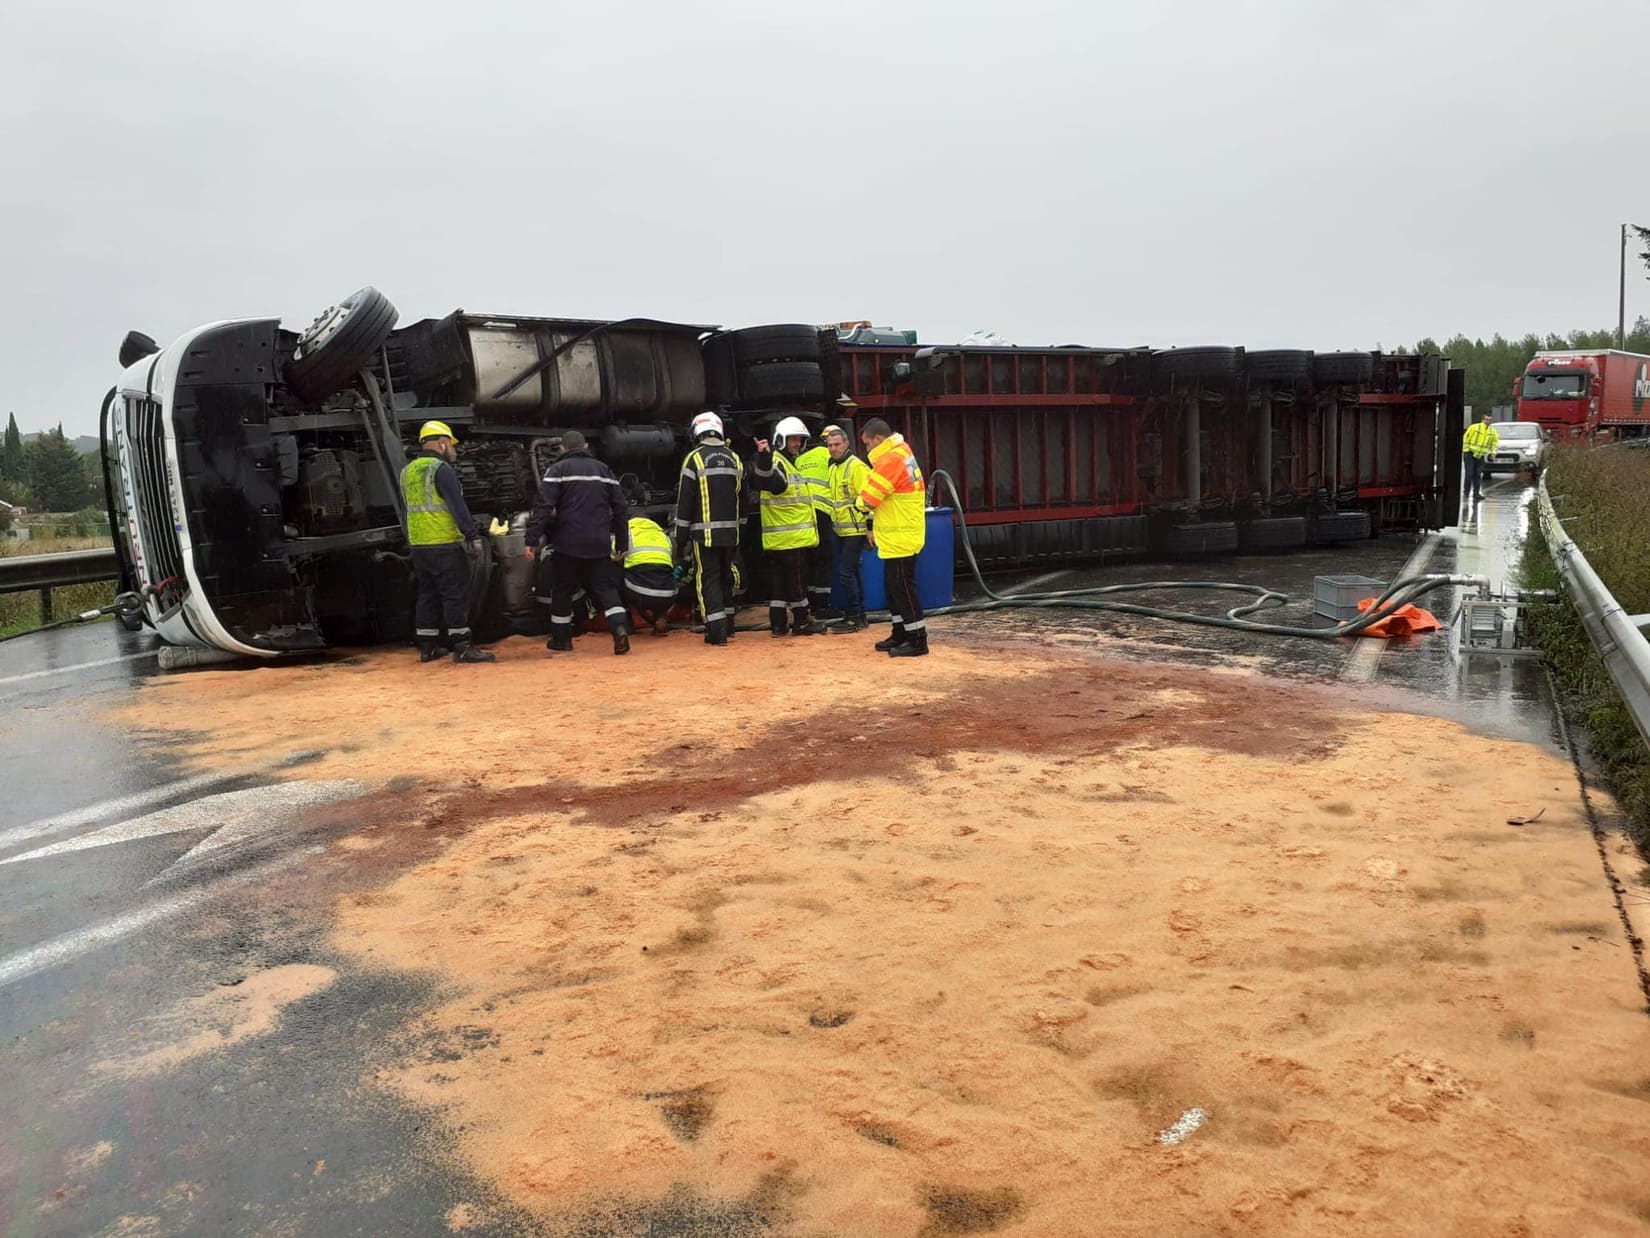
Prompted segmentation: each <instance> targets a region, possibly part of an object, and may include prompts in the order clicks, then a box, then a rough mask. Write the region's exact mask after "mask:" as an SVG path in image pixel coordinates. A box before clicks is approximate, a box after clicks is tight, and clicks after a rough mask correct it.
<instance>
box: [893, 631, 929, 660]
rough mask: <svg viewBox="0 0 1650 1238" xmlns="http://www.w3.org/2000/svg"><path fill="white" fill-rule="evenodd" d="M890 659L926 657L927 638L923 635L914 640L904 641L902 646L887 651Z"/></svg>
mask: <svg viewBox="0 0 1650 1238" xmlns="http://www.w3.org/2000/svg"><path fill="white" fill-rule="evenodd" d="M888 656H889V657H890V658H924V657H927V656H928V636H927V634H926V633H925V634H923V635H921V636H918V637H917V638H916V639H915V640H910V641H906V642H905V644H903V645H895V646H894V647H893V648H892V649H890V650H889V651H888Z"/></svg>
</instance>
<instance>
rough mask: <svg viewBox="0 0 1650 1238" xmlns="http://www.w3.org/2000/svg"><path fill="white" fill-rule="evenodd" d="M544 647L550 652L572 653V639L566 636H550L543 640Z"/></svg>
mask: <svg viewBox="0 0 1650 1238" xmlns="http://www.w3.org/2000/svg"><path fill="white" fill-rule="evenodd" d="M544 647H545V648H546V649H547V650H549V651H550V652H551V653H572V652H573V641H572V639H571V638H570V637H566V636H552V637H551V638H550V639H549V640H547V641H545V642H544Z"/></svg>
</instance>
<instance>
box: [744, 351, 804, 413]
mask: <svg viewBox="0 0 1650 1238" xmlns="http://www.w3.org/2000/svg"><path fill="white" fill-rule="evenodd" d="M824 398H825V379H824V376H823V375H822V374H820V372H819V366H818V364H816V363H815V362H812V361H775V362H771V363H769V364H766V365H753V366H751V367H749V368H748V369H746V370H744V371H743V372H742V373H741V374H740V375H739V399H740V401H741V403H744V404H772V403H776V402H781V401H784V402H791V403H796V404H817V403H819V402H820V401H821V400H823V399H824Z"/></svg>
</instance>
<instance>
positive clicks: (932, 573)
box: [831, 507, 957, 611]
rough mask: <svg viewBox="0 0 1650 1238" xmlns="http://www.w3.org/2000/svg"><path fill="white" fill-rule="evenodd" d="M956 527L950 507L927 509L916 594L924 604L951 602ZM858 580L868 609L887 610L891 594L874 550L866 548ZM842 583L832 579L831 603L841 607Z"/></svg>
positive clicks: (918, 562) (926, 605) (934, 604)
mask: <svg viewBox="0 0 1650 1238" xmlns="http://www.w3.org/2000/svg"><path fill="white" fill-rule="evenodd" d="M956 552H957V548H956V529H955V527H954V526H953V525H952V523H951V509H950V508H949V507H930V508H929V509H928V530H927V534H926V537H925V540H924V541H923V546H922V551H921V553H919V554H918V555H917V597H918V598H920V599H921V600H922V608H923V609H924V610H925V611H926V610H933V609H935V608H936V607H939V606H949V605H951V603H952V600H953V598H954V589H955V585H956ZM859 580H860V584H861V585H863V586H864V588H865V609H866V610H886V609H887V607H888V594H887V592H886V590H885V589H884V588H883V582H882V559H881V558H880V557H879V556H878V555H877V552H876V551H875V550H872V549H870V548H867V549H866V551H865V553H864V555H863V556H861V558H860V561H859ZM842 602H843V598H842V586H841V585H839V584H837V583H836V577H835V572H834V571H833V573H832V581H831V605H832V606H834V607H836V608H837V609H838V610H841V609H842Z"/></svg>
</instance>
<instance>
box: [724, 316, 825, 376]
mask: <svg viewBox="0 0 1650 1238" xmlns="http://www.w3.org/2000/svg"><path fill="white" fill-rule="evenodd" d="M725 338H726V339H727V340H728V341H729V342H730V343H731V344H732V345H733V359H734V362H735V363H736V364H737V365H739V366H741V367H743V366H747V365H768V364H771V363H773V362H776V361H818V360H819V328H818V327H810V326H807V325H806V324H803V323H780V324H777V325H775V326H769V327H745V328H743V329H742V330H739V331H729V332H728V333H727V336H726V337H725Z"/></svg>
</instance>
